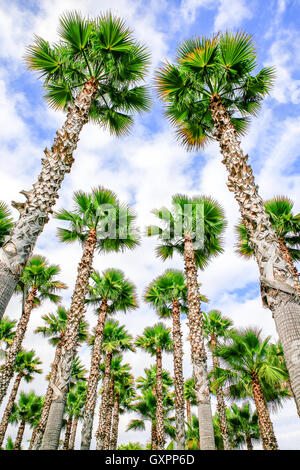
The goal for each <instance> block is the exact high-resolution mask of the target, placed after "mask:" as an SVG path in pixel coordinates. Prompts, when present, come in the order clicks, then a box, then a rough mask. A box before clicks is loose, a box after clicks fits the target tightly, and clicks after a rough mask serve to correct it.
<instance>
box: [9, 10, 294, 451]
mask: <svg viewBox="0 0 300 470" xmlns="http://www.w3.org/2000/svg"><path fill="white" fill-rule="evenodd" d="M58 33H59V37H60V39H59V41H58V42H56V43H55V45H53V46H51V45H50V44H49V43H48V42H47V41H45V40H44V39H42V38H40V37H36V38H35V42H34V44H33V45H32V46H30V47H29V48H28V50H27V55H26V58H27V64H28V66H29V68H30V69H31V70H34V71H37V72H38V73H39V76H40V77H41V78H43V80H44V86H45V89H46V95H45V97H46V99H47V100H48V102H49V103H50V105H51V106H52V107H54V108H55V109H63V110H65V111H66V112H67V118H66V121H65V123H64V125H63V126H62V128H61V129H60V130H58V131H57V133H56V138H55V139H54V142H53V145H52V147H51V149H50V150H49V149H47V148H46V149H45V151H44V153H45V158H43V159H42V170H41V173H40V175H39V176H38V179H37V182H36V183H35V184H34V185H33V187H32V189H31V190H30V191H21V193H22V194H23V195H24V196H25V198H26V202H23V203H18V202H13V203H12V205H13V207H15V208H16V209H18V210H19V213H20V216H19V219H18V220H17V221H14V220H13V219H12V217H11V214H10V209H9V208H8V206H7V205H6V204H5V203H1V205H0V245H1V246H0V315H1V317H2V316H3V314H4V312H5V309H6V307H7V305H8V302H9V300H10V298H11V297H12V295H13V294H14V293H16V294H21V295H22V311H21V315H20V318H19V321H18V323H16V322H15V321H11V320H9V318H7V317H3V318H2V320H1V326H0V333H1V340H2V342H3V343H2V344H3V348H2V349H3V351H2V361H3V363H2V365H1V368H0V403H2V401H3V399H4V398H5V396H6V395H7V391H8V389H9V386H10V384H11V381H12V380H13V378H14V376H15V379H14V383H13V387H12V389H11V392H10V395H9V397H8V402H7V404H6V408H5V410H4V414H3V417H2V421H1V424H0V439H1V444H0V445H1V446H3V442H4V438H5V433H6V431H7V427H8V423H9V422H12V423H13V422H18V423H19V429H18V433H17V439H16V441H15V442H14V443H13V442H12V441H11V439H10V440H9V441H8V442H7V448H15V449H20V447H21V445H22V437H23V434H24V429H25V426H26V424H29V425H30V426H31V428H32V430H33V431H32V438H31V441H30V445H29V447H30V449H34V450H38V449H42V450H44V449H53V450H54V449H58V448H59V447H60V446H61V445H62V446H63V449H65V450H66V449H74V446H75V438H76V432H77V427H78V422H79V420H82V430H81V449H82V450H87V449H90V446H91V441H92V438H93V436H94V435H93V426H94V423H95V422H96V418H95V411H96V405H97V397H98V393H99V391H100V393H101V404H100V407H99V419H98V428H97V431H96V433H95V438H96V449H97V450H103V449H105V450H107V449H115V448H117V445H118V427H119V417H120V414H121V413H124V412H128V411H133V412H135V413H137V414H138V418H137V419H133V420H132V421H131V422H130V423H129V426H128V429H144V428H145V422H150V424H151V438H150V443H149V444H148V448H149V447H150V448H151V449H159V450H161V449H164V448H166V446H168V447H169V448H176V449H178V450H182V449H185V448H193V449H201V450H214V449H216V448H218V449H224V450H229V449H233V448H238V447H239V446H241V445H243V444H245V445H246V446H247V448H248V449H249V450H250V449H252V447H253V443H252V441H253V440H259V439H260V440H261V442H262V446H263V448H264V449H266V450H275V449H277V448H278V444H277V441H276V437H275V434H274V430H273V425H272V422H271V419H270V413H269V410H270V406H273V407H274V406H275V407H276V406H278V405H280V404H281V403H282V401H283V400H284V399H289V398H291V397H292V398H293V399H294V400H295V403H296V406H297V410H298V411H299V409H300V354H299V344H300V315H299V314H300V301H299V294H300V285H299V278H298V273H297V270H296V267H295V265H294V261H298V260H299V259H300V248H299V244H300V216H299V215H295V214H293V212H292V209H293V203H292V201H290V200H289V199H288V198H287V197H277V198H274V199H272V200H270V201H265V202H264V201H263V200H262V199H261V197H260V196H259V194H258V187H257V185H256V184H255V180H254V176H253V173H252V169H251V167H250V164H249V162H248V157H247V156H246V155H244V154H243V152H242V150H241V146H240V141H239V140H238V136H239V135H240V134H243V133H245V132H246V124H247V121H248V120H249V116H250V115H252V114H256V113H257V111H258V109H259V107H260V105H261V102H262V100H263V98H264V96H265V95H266V94H267V93H268V92H269V90H270V88H271V85H272V82H273V79H274V70H273V69H272V68H264V69H262V70H261V71H260V72H259V73H258V74H257V75H254V74H253V72H254V69H255V67H256V56H255V46H254V44H253V41H252V39H251V38H250V37H249V36H248V35H246V34H243V33H237V34H235V35H233V34H231V33H228V32H227V33H224V34H221V33H220V34H218V35H217V36H215V37H213V38H212V39H208V38H195V39H193V40H187V41H186V42H184V43H183V44H182V45H181V46H180V47H179V49H178V54H177V58H176V62H175V63H174V64H170V63H166V64H165V65H163V66H162V67H161V68H160V70H159V71H157V73H156V87H157V91H158V94H159V96H160V97H161V98H162V100H163V102H164V104H165V114H166V116H167V117H168V118H169V119H170V121H171V123H172V125H174V126H175V127H176V129H177V136H178V139H179V140H180V141H181V142H182V143H183V145H185V146H186V147H188V148H190V149H192V148H196V149H198V148H201V147H202V146H203V145H204V144H205V143H206V142H209V141H210V140H217V141H218V142H219V145H220V151H221V153H222V156H223V160H222V162H223V163H224V164H225V166H226V168H227V171H228V183H227V184H228V188H229V190H230V191H232V192H233V193H234V195H235V198H236V200H237V202H238V204H239V208H240V213H241V221H240V223H239V225H238V226H237V227H236V233H237V236H238V243H237V251H238V252H239V253H240V254H242V255H244V256H247V257H250V256H253V257H254V258H255V260H256V261H257V264H258V267H259V276H260V279H259V280H260V286H261V295H262V301H263V304H264V306H265V307H267V308H269V309H270V310H271V312H272V315H273V317H274V320H275V323H276V328H277V332H278V336H279V342H278V343H276V344H271V343H270V338H269V337H268V338H265V339H264V338H262V337H261V333H260V332H259V331H256V330H255V329H253V328H252V329H251V328H250V329H246V330H238V329H235V328H234V327H233V325H232V323H231V321H230V320H229V319H228V318H226V317H224V316H223V315H222V314H221V313H220V312H219V311H216V310H212V311H210V312H208V313H207V314H205V313H203V312H202V308H201V303H202V302H207V299H206V297H205V295H204V294H202V293H201V292H200V287H201V284H200V283H199V281H198V274H199V272H200V271H201V272H203V271H204V270H205V268H206V266H207V264H208V263H209V262H210V261H211V260H212V259H213V258H214V257H215V256H218V255H219V254H220V253H222V252H223V243H222V236H223V234H224V230H225V228H226V220H225V214H224V211H223V208H222V206H221V205H220V204H219V203H218V202H217V201H215V200H214V199H213V198H211V197H207V196H203V195H198V196H195V197H189V196H186V195H184V194H176V195H174V196H173V197H172V201H171V205H170V207H169V208H166V207H163V208H161V209H154V210H153V213H154V215H155V216H156V217H157V220H158V222H157V223H158V225H152V226H149V227H148V228H147V235H148V236H155V237H157V240H158V245H157V248H156V252H157V255H158V256H159V257H160V258H161V259H162V260H163V261H164V260H166V259H168V258H172V257H173V254H175V253H177V254H179V255H180V256H181V258H182V261H183V265H182V269H183V270H182V271H181V270H167V271H165V272H164V273H163V274H162V275H161V276H159V277H158V278H157V279H154V280H153V281H152V282H151V284H150V285H149V286H148V287H147V288H146V291H145V294H144V300H145V302H148V303H149V304H150V305H151V307H153V309H154V310H155V312H156V313H157V314H158V315H159V317H160V319H165V318H171V320H172V327H171V328H169V327H167V326H166V324H164V323H162V322H158V323H156V324H154V325H151V326H149V327H146V328H145V330H144V331H143V333H142V334H141V335H139V336H138V337H137V338H135V339H134V338H133V337H132V335H131V334H130V332H128V331H127V330H126V326H125V325H121V324H119V322H118V321H116V320H115V319H114V318H113V315H114V314H116V313H117V312H127V311H130V310H133V309H136V308H138V304H137V295H136V291H135V286H134V284H133V283H132V281H131V280H129V279H127V278H126V276H125V274H124V273H123V272H122V271H120V270H118V269H112V268H111V269H107V270H106V271H103V272H98V271H96V270H95V268H94V258H95V254H96V252H99V253H100V254H102V255H103V256H105V254H106V253H108V252H112V251H113V252H120V251H124V250H126V249H134V248H135V247H136V246H137V245H139V244H140V243H141V240H140V232H139V230H138V229H137V228H136V225H135V224H136V215H135V214H134V212H133V210H132V209H131V208H130V207H129V206H127V205H126V204H124V203H120V202H119V200H118V198H117V196H116V195H115V194H114V193H113V192H112V191H110V190H109V189H106V188H104V187H102V186H99V187H96V188H93V189H92V190H91V192H89V193H88V192H83V191H77V192H75V193H74V196H73V200H74V207H73V209H72V208H67V209H61V210H59V211H57V212H55V213H54V215H53V217H55V218H56V219H57V220H58V221H60V222H61V223H62V224H63V226H62V227H59V228H58V237H59V239H60V240H61V242H65V243H71V242H79V245H80V246H81V250H82V251H81V253H82V254H81V259H80V262H79V264H78V268H77V278H76V282H75V286H74V289H73V295H72V298H71V302H70V306H69V308H68V309H66V308H65V307H63V306H62V305H61V297H60V295H59V294H60V292H61V291H62V290H63V289H66V288H67V286H66V285H65V284H64V283H63V282H61V281H60V280H58V279H57V277H58V276H59V272H60V269H59V266H56V265H51V264H50V263H49V262H48V261H47V260H46V259H45V258H44V257H42V256H39V255H37V254H34V253H33V250H34V247H35V244H36V241H37V239H38V236H39V235H40V233H41V232H42V230H43V228H44V226H45V224H46V223H47V221H48V220H49V217H50V215H51V214H53V205H54V204H55V202H56V198H57V197H58V191H59V189H60V187H61V184H62V182H63V179H64V175H65V174H66V173H68V172H70V171H71V167H72V163H73V161H74V151H75V149H76V147H77V142H78V139H79V135H80V132H81V130H82V128H83V126H84V125H85V124H86V123H87V122H88V121H89V120H93V121H95V122H96V123H97V124H99V125H101V126H103V127H104V128H108V129H109V130H110V132H111V133H112V134H115V135H116V136H120V135H122V134H124V133H126V132H127V130H128V129H129V127H130V125H131V124H132V123H133V117H132V114H133V113H134V112H141V111H147V110H148V109H149V107H150V104H151V103H150V91H149V90H148V89H147V87H145V86H144V85H140V84H139V82H142V81H143V80H144V78H145V75H146V72H147V69H148V65H149V58H150V56H149V54H148V52H147V50H146V48H145V47H144V46H143V45H141V44H139V43H138V42H137V41H136V40H135V39H134V38H133V36H132V33H131V32H130V31H129V30H128V28H127V27H126V25H125V24H124V23H123V21H121V20H120V19H118V18H115V17H113V16H112V15H111V14H106V15H102V16H99V17H98V18H94V19H85V18H83V17H82V16H81V15H79V14H78V13H76V12H71V13H67V14H65V15H64V16H63V17H61V19H60V25H59V30H58ZM86 163H87V164H88V162H86ZM202 275H203V274H202ZM45 299H48V300H49V301H51V302H53V303H55V304H58V309H57V312H56V313H51V314H48V315H44V316H43V317H42V320H43V321H44V325H43V326H41V327H39V328H38V329H37V330H36V332H37V333H42V334H43V335H44V336H46V337H48V338H49V340H50V343H51V344H52V345H53V346H55V348H56V349H55V356H54V360H53V362H52V365H51V370H50V372H49V374H48V376H47V378H48V381H49V382H48V387H47V391H46V393H45V396H44V397H39V396H37V395H36V394H35V393H34V392H33V391H31V392H29V393H28V394H24V393H23V392H21V393H20V396H19V399H18V401H17V394H18V390H19V386H20V383H21V381H22V379H23V378H24V379H25V380H26V381H31V380H32V379H33V377H34V376H35V374H40V373H41V370H40V369H39V365H40V360H39V358H37V357H36V354H35V352H34V351H25V350H24V349H23V347H22V343H23V339H24V336H25V334H26V330H27V326H28V322H29V320H30V315H31V312H32V310H33V309H34V308H35V307H37V306H41V305H42V302H43V301H44V300H45ZM89 305H90V306H92V307H93V308H94V310H95V313H96V315H97V319H96V322H95V323H96V324H95V326H94V328H93V331H92V332H89V331H88V325H87V320H86V317H87V315H86V309H87V307H88V306H89ZM182 315H186V316H187V324H188V329H189V336H188V341H189V344H190V359H191V365H192V378H189V379H188V380H186V381H185V380H184V376H183V362H182V359H183V338H182V332H181V319H182ZM249 321H250V319H249ZM171 330H172V332H171ZM205 338H207V345H208V349H207V348H206V345H205ZM86 341H87V342H88V343H89V344H90V346H91V365H90V368H89V370H85V367H84V366H83V365H82V363H81V361H80V354H79V351H78V350H79V347H80V345H81V344H83V343H84V342H86ZM184 341H186V338H184ZM137 348H141V349H143V350H145V351H147V352H148V353H149V354H150V355H151V356H154V357H155V364H153V365H152V366H151V367H150V368H149V369H145V376H144V377H139V378H137V379H136V380H135V379H134V377H133V375H132V373H131V367H130V365H129V364H128V363H124V362H123V361H124V358H123V357H122V354H123V353H124V352H126V351H135V350H136V349H137ZM207 350H208V351H210V353H211V357H212V365H211V367H208V358H207ZM167 352H172V353H173V363H174V374H173V377H171V375H170V373H169V372H168V371H167V370H165V369H164V368H163V356H164V354H163V353H167ZM100 384H101V387H100ZM212 394H214V395H215V396H216V399H217V413H216V414H215V415H214V416H213V415H212V408H211V395H212ZM228 398H230V399H232V400H244V402H243V404H242V405H241V407H239V406H238V405H237V404H233V405H232V406H231V407H230V408H228V407H227V406H226V400H227V401H228ZM248 399H251V400H252V401H253V403H254V405H255V411H253V410H252V409H251V407H250V403H249V402H247V400H248ZM194 405H195V406H197V409H198V416H197V417H196V416H195V415H193V414H192V412H191V406H194ZM63 428H65V437H64V442H62V441H61V434H62V429H63ZM167 436H169V437H170V438H171V442H169V443H167V440H166V438H167ZM139 447H140V445H139V444H132V443H131V444H130V445H128V446H127V447H126V446H124V445H123V446H120V449H124V448H128V449H134V448H139Z"/></svg>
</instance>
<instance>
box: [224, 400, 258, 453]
mask: <svg viewBox="0 0 300 470" xmlns="http://www.w3.org/2000/svg"><path fill="white" fill-rule="evenodd" d="M227 419H228V424H229V426H230V429H231V434H232V436H233V442H236V443H237V444H238V445H239V446H240V445H242V444H246V446H247V450H253V441H259V439H260V431H259V426H258V416H257V412H256V411H254V412H252V411H251V408H250V403H249V402H248V403H243V404H242V406H240V407H239V406H237V404H236V403H234V404H233V405H231V408H230V410H229V412H228V415H227Z"/></svg>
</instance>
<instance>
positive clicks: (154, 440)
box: [151, 420, 157, 450]
mask: <svg viewBox="0 0 300 470" xmlns="http://www.w3.org/2000/svg"><path fill="white" fill-rule="evenodd" d="M156 449H157V433H156V424H155V421H154V420H152V422H151V450H156Z"/></svg>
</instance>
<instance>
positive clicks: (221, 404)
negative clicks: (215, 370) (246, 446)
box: [211, 334, 231, 450]
mask: <svg viewBox="0 0 300 470" xmlns="http://www.w3.org/2000/svg"><path fill="white" fill-rule="evenodd" d="M216 346H217V339H216V337H215V335H214V334H212V335H211V349H212V359H213V366H214V367H220V364H219V359H218V358H217V356H216V355H215V350H216ZM216 396H217V411H218V413H219V423H220V433H221V436H222V439H223V444H224V450H231V444H230V441H229V433H228V424H227V417H226V405H225V400H224V394H223V389H222V387H217V389H216Z"/></svg>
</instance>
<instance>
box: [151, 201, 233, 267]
mask: <svg viewBox="0 0 300 470" xmlns="http://www.w3.org/2000/svg"><path fill="white" fill-rule="evenodd" d="M153 213H154V215H156V216H157V217H158V218H159V219H160V221H161V224H162V226H163V228H162V227H161V226H156V225H151V226H149V227H148V236H158V238H159V240H160V241H161V244H160V245H158V247H157V248H156V253H157V255H158V256H159V257H160V258H161V259H162V260H166V259H168V258H172V257H173V254H174V252H176V253H179V254H180V255H181V256H183V254H184V236H185V234H186V233H190V235H191V236H192V238H193V245H194V253H195V262H196V265H197V266H198V267H199V268H200V269H204V268H205V267H206V266H207V264H208V262H209V260H210V258H211V257H213V256H217V255H218V254H220V253H222V252H223V248H222V233H223V231H224V229H225V227H226V222H225V216H224V211H223V209H222V207H221V205H220V204H219V203H218V202H216V201H215V200H214V199H212V198H210V197H206V196H196V197H188V196H186V195H183V194H176V195H174V196H173V198H172V209H171V210H169V209H167V208H165V207H163V208H161V209H154V210H153Z"/></svg>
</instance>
